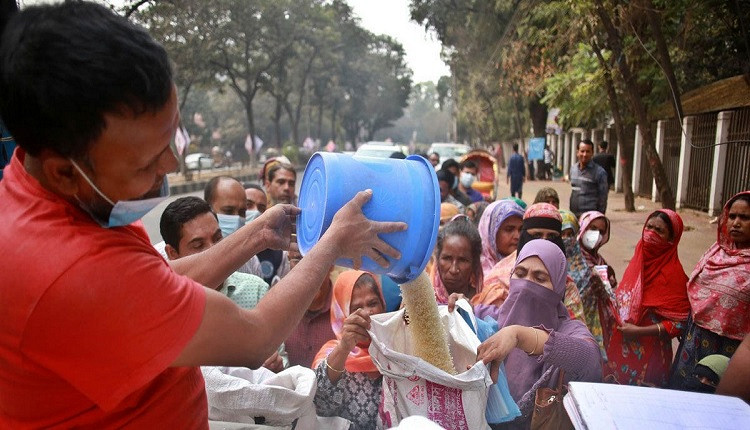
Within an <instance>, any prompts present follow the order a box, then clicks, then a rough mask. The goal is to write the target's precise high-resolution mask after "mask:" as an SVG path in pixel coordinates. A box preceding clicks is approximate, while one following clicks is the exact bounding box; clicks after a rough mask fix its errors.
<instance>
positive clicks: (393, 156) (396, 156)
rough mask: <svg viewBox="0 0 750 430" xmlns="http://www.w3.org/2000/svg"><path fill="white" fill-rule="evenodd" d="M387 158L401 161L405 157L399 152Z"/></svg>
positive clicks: (394, 152)
mask: <svg viewBox="0 0 750 430" xmlns="http://www.w3.org/2000/svg"><path fill="white" fill-rule="evenodd" d="M388 158H395V159H397V160H403V159H404V158H406V155H404V153H403V152H401V151H393V153H392V154H391V155H390V156H389V157H388Z"/></svg>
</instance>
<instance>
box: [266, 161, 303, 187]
mask: <svg viewBox="0 0 750 430" xmlns="http://www.w3.org/2000/svg"><path fill="white" fill-rule="evenodd" d="M281 169H284V170H288V171H290V172H292V173H293V174H294V175H295V176H296V175H297V172H295V171H294V167H293V166H292V165H291V164H287V163H276V164H274V165H273V166H271V168H270V169H268V173H266V177H267V178H268V182H273V178H275V177H276V172H278V171H279V170H281Z"/></svg>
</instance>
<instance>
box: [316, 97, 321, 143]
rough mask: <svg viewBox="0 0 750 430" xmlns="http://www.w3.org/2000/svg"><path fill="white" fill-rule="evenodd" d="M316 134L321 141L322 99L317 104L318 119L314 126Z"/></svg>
mask: <svg viewBox="0 0 750 430" xmlns="http://www.w3.org/2000/svg"><path fill="white" fill-rule="evenodd" d="M316 128H317V129H316V134H315V135H316V136H317V137H318V139H320V141H321V142H323V101H322V100H321V101H320V103H319V104H318V120H317V126H316Z"/></svg>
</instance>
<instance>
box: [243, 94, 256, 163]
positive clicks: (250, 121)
mask: <svg viewBox="0 0 750 430" xmlns="http://www.w3.org/2000/svg"><path fill="white" fill-rule="evenodd" d="M245 116H246V117H247V130H248V133H249V134H250V142H251V144H250V151H249V153H248V154H249V156H250V166H252V167H256V166H257V165H258V156H257V154H256V153H255V119H254V117H253V101H252V99H250V100H247V101H246V102H245Z"/></svg>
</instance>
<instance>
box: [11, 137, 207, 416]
mask: <svg viewBox="0 0 750 430" xmlns="http://www.w3.org/2000/svg"><path fill="white" fill-rule="evenodd" d="M23 159H24V153H23V151H21V150H20V149H17V150H16V153H15V154H14V156H13V160H12V161H11V164H10V165H9V166H8V168H6V169H5V176H4V178H3V180H2V181H0V202H2V204H1V205H0V243H2V244H3V247H4V250H5V252H3V253H2V254H1V255H0V315H2V318H1V320H0V321H2V322H0V325H2V330H0V428H14V429H15V428H29V427H34V428H69V427H84V428H86V427H90V428H112V427H118V428H119V427H123V426H127V427H134V428H173V429H187V428H207V427H208V418H207V415H208V412H207V404H206V395H205V390H204V384H203V378H202V376H201V373H200V370H199V369H198V368H193V367H170V364H171V363H172V362H173V361H174V360H175V358H176V357H177V356H178V355H179V353H180V352H181V351H182V349H183V348H184V347H185V345H186V344H187V343H188V341H189V340H190V339H191V338H192V336H193V335H194V334H195V332H196V331H197V329H198V326H199V325H200V323H201V320H202V318H203V311H204V309H205V301H206V296H205V290H204V288H203V287H202V286H201V285H199V284H197V283H195V282H193V281H192V280H190V279H188V278H186V277H183V276H180V275H177V274H175V273H174V272H172V270H171V269H170V268H169V266H168V265H167V263H166V262H165V261H164V259H163V258H161V257H160V256H159V254H158V253H157V252H156V251H155V250H154V248H153V247H152V246H151V245H150V243H149V240H148V236H147V235H146V232H145V230H144V229H143V225H142V224H141V223H140V222H138V223H136V224H133V225H130V226H127V227H118V228H111V229H105V228H102V227H100V226H99V225H98V224H96V223H95V222H94V221H93V220H92V219H91V218H90V217H89V216H88V215H87V214H86V213H85V212H83V211H81V210H80V209H79V208H78V207H77V206H75V205H72V204H70V203H68V202H67V201H65V200H63V199H61V198H60V197H58V196H57V195H55V194H53V193H51V192H49V191H47V190H46V189H44V188H43V187H42V186H41V185H40V184H39V182H37V181H36V179H34V178H33V177H31V176H30V175H29V174H28V173H27V172H26V170H25V169H24V167H23Z"/></svg>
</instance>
